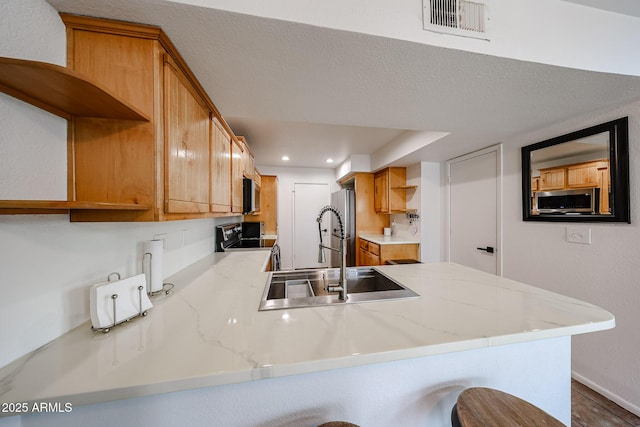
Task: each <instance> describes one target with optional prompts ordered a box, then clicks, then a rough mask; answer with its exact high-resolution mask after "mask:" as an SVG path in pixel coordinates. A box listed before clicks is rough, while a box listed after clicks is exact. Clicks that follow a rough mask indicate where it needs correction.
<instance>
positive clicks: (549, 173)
mask: <svg viewBox="0 0 640 427" xmlns="http://www.w3.org/2000/svg"><path fill="white" fill-rule="evenodd" d="M564 183H565V169H564V168H553V169H541V170H540V180H539V182H538V189H539V190H540V191H547V190H560V189H563V188H564V186H565V184H564Z"/></svg>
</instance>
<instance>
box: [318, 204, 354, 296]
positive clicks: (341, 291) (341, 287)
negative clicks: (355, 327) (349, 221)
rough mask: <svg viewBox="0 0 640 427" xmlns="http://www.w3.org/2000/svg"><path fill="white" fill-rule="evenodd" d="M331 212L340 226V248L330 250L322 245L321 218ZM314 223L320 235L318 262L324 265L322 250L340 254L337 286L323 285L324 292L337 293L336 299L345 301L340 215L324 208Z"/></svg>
mask: <svg viewBox="0 0 640 427" xmlns="http://www.w3.org/2000/svg"><path fill="white" fill-rule="evenodd" d="M327 212H332V213H333V214H334V215H335V216H336V218H338V225H339V226H340V248H337V249H336V248H332V247H330V246H324V245H323V244H322V216H323V215H324V214H325V213H327ZM316 222H317V223H318V232H319V233H320V245H319V247H318V249H319V252H318V262H319V263H324V262H325V261H326V260H325V257H324V249H329V250H332V251H335V252H339V253H340V281H339V282H338V285H337V286H336V285H328V286H327V285H325V291H327V292H339V294H338V299H340V300H341V301H346V300H347V274H346V270H347V240H346V239H345V238H344V225H343V223H342V218H340V213H339V212H338V210H337V209H336V208H335V207H333V206H325V207H324V208H322V209H320V213H318V217H317V218H316Z"/></svg>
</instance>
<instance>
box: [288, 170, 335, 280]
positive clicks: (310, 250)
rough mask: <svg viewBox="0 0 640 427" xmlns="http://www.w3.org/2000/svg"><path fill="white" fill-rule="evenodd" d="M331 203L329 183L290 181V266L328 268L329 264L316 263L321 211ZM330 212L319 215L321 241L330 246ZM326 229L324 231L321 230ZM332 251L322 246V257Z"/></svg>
mask: <svg viewBox="0 0 640 427" xmlns="http://www.w3.org/2000/svg"><path fill="white" fill-rule="evenodd" d="M330 202H331V194H330V192H329V184H296V183H294V184H293V268H317V267H328V266H329V263H328V262H324V263H322V264H321V263H319V262H318V245H319V243H320V237H319V234H318V223H317V221H316V218H317V217H318V213H319V212H320V210H321V209H322V208H323V207H325V206H326V205H328V204H330ZM329 215H331V213H330V212H327V213H326V214H325V215H324V216H323V217H322V230H323V235H322V240H323V243H324V245H325V246H330V245H331V234H329V232H328V230H329V228H330V227H329V225H330V218H329ZM324 230H326V231H324ZM330 259H331V254H329V253H328V250H327V249H325V260H330Z"/></svg>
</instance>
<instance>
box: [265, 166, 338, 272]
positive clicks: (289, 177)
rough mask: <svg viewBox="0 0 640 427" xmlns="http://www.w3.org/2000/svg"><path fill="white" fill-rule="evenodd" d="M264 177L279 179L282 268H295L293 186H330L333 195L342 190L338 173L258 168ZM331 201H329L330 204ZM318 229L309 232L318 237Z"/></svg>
mask: <svg viewBox="0 0 640 427" xmlns="http://www.w3.org/2000/svg"><path fill="white" fill-rule="evenodd" d="M258 169H259V170H260V173H261V174H263V175H276V176H277V177H278V244H279V245H280V256H281V268H282V269H283V270H287V269H291V268H293V185H294V184H295V183H303V184H329V190H330V192H331V193H333V192H334V191H337V190H339V189H340V186H339V185H338V184H337V183H336V171H335V170H334V169H323V168H289V167H272V166H258ZM330 202H331V200H327V204H329V203H330ZM316 232H317V229H312V230H309V236H314V238H315V236H316V234H315V233H316Z"/></svg>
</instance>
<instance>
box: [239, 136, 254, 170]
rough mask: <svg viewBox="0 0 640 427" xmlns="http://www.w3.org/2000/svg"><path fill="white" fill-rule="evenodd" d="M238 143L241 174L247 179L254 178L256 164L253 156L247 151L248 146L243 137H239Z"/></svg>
mask: <svg viewBox="0 0 640 427" xmlns="http://www.w3.org/2000/svg"><path fill="white" fill-rule="evenodd" d="M238 141H239V142H240V144H241V145H242V167H243V169H242V174H243V175H244V176H245V177H247V178H251V179H253V178H254V174H255V169H256V163H255V160H254V158H253V154H252V153H251V150H250V149H249V144H247V140H246V139H245V137H244V136H239V137H238Z"/></svg>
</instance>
